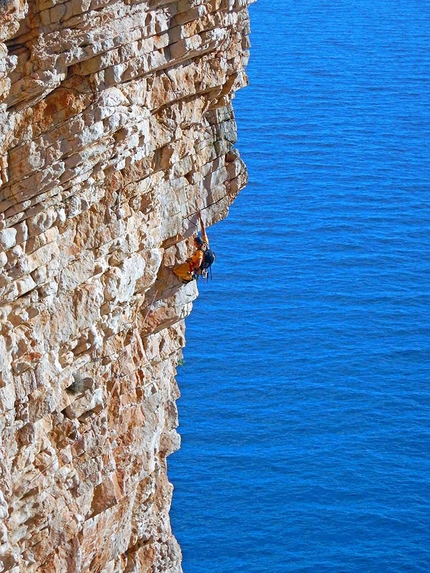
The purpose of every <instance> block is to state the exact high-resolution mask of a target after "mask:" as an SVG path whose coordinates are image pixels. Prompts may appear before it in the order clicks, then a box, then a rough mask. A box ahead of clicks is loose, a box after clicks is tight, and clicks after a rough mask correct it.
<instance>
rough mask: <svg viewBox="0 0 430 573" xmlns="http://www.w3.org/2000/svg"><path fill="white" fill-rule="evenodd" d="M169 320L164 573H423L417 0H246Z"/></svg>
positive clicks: (429, 515)
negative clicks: (203, 261) (205, 192)
mask: <svg viewBox="0 0 430 573" xmlns="http://www.w3.org/2000/svg"><path fill="white" fill-rule="evenodd" d="M250 13H251V28H252V34H251V42H252V48H251V59H250V63H249V67H248V74H249V79H250V85H249V87H247V88H246V89H245V90H243V91H241V92H240V93H238V94H237V96H236V98H235V100H234V105H235V111H236V119H237V122H238V129H239V141H238V144H237V147H238V149H239V150H240V152H241V155H242V157H243V159H244V161H245V162H246V164H247V166H248V169H249V184H248V186H247V187H246V189H245V190H244V191H243V192H242V193H241V195H240V196H239V198H238V199H237V201H236V202H235V204H234V205H233V206H232V208H231V211H230V214H229V217H228V218H227V219H226V220H225V221H223V222H221V223H219V224H217V225H216V226H214V227H212V228H210V229H209V236H210V240H211V247H212V248H213V249H214V251H215V252H216V254H217V261H216V263H215V265H214V267H213V280H212V281H211V282H209V283H208V284H205V283H202V284H200V286H199V290H200V297H199V299H198V300H197V301H196V303H195V306H194V310H193V313H192V315H191V316H190V317H189V318H188V319H187V347H186V349H185V351H184V359H185V362H184V364H183V366H181V367H180V368H179V373H178V382H179V385H180V389H181V393H182V397H181V398H180V400H179V402H178V407H179V417H180V427H179V432H180V433H181V435H182V449H181V450H180V451H179V452H177V453H176V454H174V455H173V456H171V457H170V458H169V477H170V480H171V481H172V483H173V484H174V487H175V491H174V500H173V506H172V511H171V518H172V527H173V532H174V534H175V535H176V537H177V539H178V541H179V543H180V545H181V547H182V550H183V569H184V573H289V572H294V573H295V572H297V573H299V572H300V573H418V572H423V573H429V572H430V2H427V1H426V0H420V1H418V0H306V1H304V2H303V1H301V2H299V1H298V0H259V1H258V3H257V4H254V5H252V6H251V8H250Z"/></svg>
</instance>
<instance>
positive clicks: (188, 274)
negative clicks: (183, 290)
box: [173, 213, 209, 284]
mask: <svg viewBox="0 0 430 573" xmlns="http://www.w3.org/2000/svg"><path fill="white" fill-rule="evenodd" d="M198 217H199V221H200V230H201V236H199V235H196V237H194V246H195V248H196V252H195V253H194V255H193V256H192V257H190V258H189V259H187V260H186V261H185V263H182V264H180V265H178V266H177V267H175V268H174V269H173V272H174V273H175V275H176V276H177V277H178V278H179V279H180V280H181V281H182V282H183V283H184V284H187V283H189V282H191V281H192V280H194V279H196V278H197V277H198V276H199V275H201V274H202V270H201V268H200V267H201V266H202V263H203V260H204V258H205V252H206V251H208V250H209V239H208V236H207V234H206V229H205V226H204V224H203V220H202V217H201V214H200V213H199V215H198Z"/></svg>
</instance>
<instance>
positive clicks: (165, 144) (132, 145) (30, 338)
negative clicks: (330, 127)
mask: <svg viewBox="0 0 430 573" xmlns="http://www.w3.org/2000/svg"><path fill="white" fill-rule="evenodd" d="M250 2H251V0H33V1H32V2H28V1H27V0H0V124H1V130H0V183H1V187H0V414H1V415H0V573H1V572H3V571H10V572H12V573H35V572H40V573H41V572H42V571H43V573H50V572H56V573H69V572H70V573H79V572H81V573H88V572H90V573H93V572H94V573H96V572H97V573H108V572H109V573H120V572H122V571H124V572H125V571H128V572H131V571H135V572H136V573H137V572H139V573H142V572H148V573H149V572H151V573H154V572H160V573H179V572H180V571H181V552H180V548H179V546H178V544H177V542H176V540H175V539H174V538H173V536H172V533H171V528H170V523H169V508H170V503H171V497H172V486H171V485H170V484H169V482H168V479H167V475H166V457H167V456H168V455H169V454H170V453H172V452H173V451H175V450H176V449H177V448H178V447H179V444H180V438H179V435H178V433H177V431H176V428H177V425H178V413H177V408H176V400H177V398H178V396H179V390H178V387H177V384H176V381H175V374H176V370H175V367H176V364H177V363H178V361H179V360H180V358H181V356H182V354H181V349H182V347H183V346H184V344H185V338H184V319H185V318H186V316H187V315H188V314H189V312H190V311H191V308H192V302H193V300H194V299H195V298H196V296H197V294H198V293H197V288H196V284H190V285H187V286H183V285H182V284H179V283H178V282H177V279H176V278H175V276H174V275H173V273H172V272H171V268H172V266H173V265H174V264H176V263H177V262H179V261H182V260H184V259H185V258H186V257H187V256H188V255H189V254H190V249H191V248H192V241H191V240H190V238H191V237H192V235H193V233H194V232H195V229H196V220H197V218H196V213H197V212H198V211H201V212H202V216H203V218H204V220H205V222H206V224H207V225H208V226H210V225H212V224H214V223H215V222H217V221H219V220H220V219H222V218H223V217H225V216H226V215H227V213H228V209H229V206H230V204H231V203H232V201H233V200H234V198H235V196H236V195H237V193H238V192H239V191H240V190H241V189H242V188H243V187H244V185H245V184H246V179H247V174H246V169H245V166H244V165H243V162H242V161H241V159H240V156H239V154H238V152H237V151H236V150H234V149H233V146H234V144H235V142H236V125H235V120H234V114H233V110H232V105H231V100H232V97H233V94H234V91H235V90H237V89H239V88H241V87H243V86H244V85H246V82H247V79H246V74H245V71H244V68H245V65H246V63H247V59H248V53H247V47H248V45H249V43H248V39H247V35H248V33H249V17H248V11H247V6H248V4H249V3H250Z"/></svg>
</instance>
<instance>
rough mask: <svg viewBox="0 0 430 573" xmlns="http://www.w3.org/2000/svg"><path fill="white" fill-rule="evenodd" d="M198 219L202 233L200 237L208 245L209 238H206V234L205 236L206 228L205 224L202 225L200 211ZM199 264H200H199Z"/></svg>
mask: <svg viewBox="0 0 430 573" xmlns="http://www.w3.org/2000/svg"><path fill="white" fill-rule="evenodd" d="M199 221H200V230H201V233H202V239H203V240H204V242H205V243H206V244H207V245H209V239H208V236H207V234H206V229H205V226H204V223H203V219H202V216H201V214H200V213H199ZM199 266H200V265H199Z"/></svg>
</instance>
